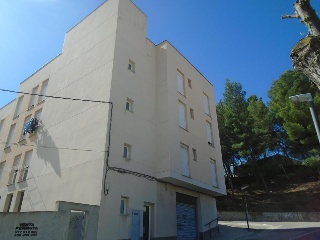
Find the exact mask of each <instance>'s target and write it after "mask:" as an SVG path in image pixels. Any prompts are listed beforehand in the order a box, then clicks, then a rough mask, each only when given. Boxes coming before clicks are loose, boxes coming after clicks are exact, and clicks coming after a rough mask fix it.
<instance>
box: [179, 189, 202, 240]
mask: <svg viewBox="0 0 320 240" xmlns="http://www.w3.org/2000/svg"><path fill="white" fill-rule="evenodd" d="M176 214H177V239H178V240H197V239H198V231H197V198H195V197H192V196H189V195H185V194H181V193H177V195H176Z"/></svg>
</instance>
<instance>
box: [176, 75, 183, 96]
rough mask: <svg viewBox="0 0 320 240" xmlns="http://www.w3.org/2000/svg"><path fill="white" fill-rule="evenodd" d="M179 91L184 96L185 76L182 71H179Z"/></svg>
mask: <svg viewBox="0 0 320 240" xmlns="http://www.w3.org/2000/svg"><path fill="white" fill-rule="evenodd" d="M177 84H178V92H179V93H181V94H182V95H183V96H184V77H183V74H182V73H181V72H179V71H178V72H177Z"/></svg>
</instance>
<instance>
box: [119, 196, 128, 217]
mask: <svg viewBox="0 0 320 240" xmlns="http://www.w3.org/2000/svg"><path fill="white" fill-rule="evenodd" d="M120 214H121V215H128V198H127V197H121V200H120Z"/></svg>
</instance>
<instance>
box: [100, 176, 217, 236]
mask: <svg viewBox="0 0 320 240" xmlns="http://www.w3.org/2000/svg"><path fill="white" fill-rule="evenodd" d="M107 181H108V186H109V191H108V194H107V195H106V196H103V197H102V200H101V204H100V213H99V226H98V233H97V239H99V240H100V239H101V240H102V239H143V240H145V239H147V240H149V239H152V240H153V239H157V240H158V239H159V240H160V239H161V240H172V239H178V238H177V234H178V230H177V229H178V228H177V225H178V224H177V222H179V221H181V219H177V218H179V214H178V213H177V196H180V197H179V198H180V199H181V198H182V200H179V201H181V202H184V200H183V197H184V196H185V197H186V198H187V199H189V198H190V199H194V200H192V201H194V206H195V214H196V222H195V224H196V226H195V228H196V239H201V237H202V236H203V233H204V232H207V231H208V230H209V228H210V227H214V226H213V225H211V226H210V227H209V225H207V223H209V222H210V221H212V220H213V219H215V218H216V217H217V209H216V200H215V198H214V197H212V196H209V195H206V194H203V193H199V192H195V191H192V190H188V189H185V188H182V187H179V186H173V185H171V184H168V183H167V184H166V183H161V182H157V181H150V180H148V179H146V178H144V177H137V176H134V175H131V174H123V173H117V172H113V171H109V172H108V177H107ZM181 196H182V197H181ZM192 204H193V203H192ZM180 205H181V204H180ZM181 206H183V204H182V205H181ZM186 206H188V200H186ZM180 217H181V215H180ZM182 217H183V213H182ZM146 219H147V221H146ZM146 228H147V229H146ZM180 239H181V238H180Z"/></svg>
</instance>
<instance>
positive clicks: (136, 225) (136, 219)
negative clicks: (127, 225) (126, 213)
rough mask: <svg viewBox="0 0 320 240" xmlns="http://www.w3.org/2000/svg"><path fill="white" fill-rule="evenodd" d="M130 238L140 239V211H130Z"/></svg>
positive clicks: (132, 239) (133, 239)
mask: <svg viewBox="0 0 320 240" xmlns="http://www.w3.org/2000/svg"><path fill="white" fill-rule="evenodd" d="M131 240H140V211H138V210H132V213H131Z"/></svg>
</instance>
